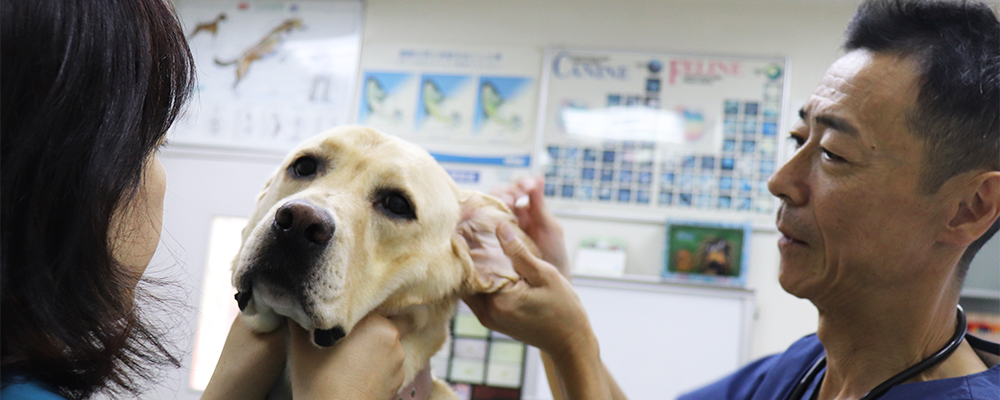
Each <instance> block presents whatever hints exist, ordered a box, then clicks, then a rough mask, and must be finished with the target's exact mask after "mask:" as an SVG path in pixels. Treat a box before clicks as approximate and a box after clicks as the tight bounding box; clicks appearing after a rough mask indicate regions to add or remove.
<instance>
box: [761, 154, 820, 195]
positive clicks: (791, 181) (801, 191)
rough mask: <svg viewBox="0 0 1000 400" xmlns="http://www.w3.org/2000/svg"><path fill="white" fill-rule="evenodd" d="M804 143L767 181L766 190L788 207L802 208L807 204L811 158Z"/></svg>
mask: <svg viewBox="0 0 1000 400" xmlns="http://www.w3.org/2000/svg"><path fill="white" fill-rule="evenodd" d="M808 146H809V144H808V143H806V144H805V145H803V146H802V147H801V148H799V149H798V150H796V151H795V153H794V154H792V158H791V159H789V160H788V162H786V163H785V165H782V166H781V168H779V169H778V171H777V172H775V173H774V175H771V178H770V179H768V180H767V189H768V190H770V191H771V194H773V195H775V196H776V197H778V198H779V199H781V201H782V202H784V203H785V204H786V205H789V206H802V205H805V204H806V203H808V202H809V194H810V188H809V182H808V178H809V175H810V173H811V172H810V168H811V164H810V163H811V157H809V153H810V150H809V147H808Z"/></svg>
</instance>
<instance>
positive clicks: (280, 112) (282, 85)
mask: <svg viewBox="0 0 1000 400" xmlns="http://www.w3.org/2000/svg"><path fill="white" fill-rule="evenodd" d="M177 12H178V15H179V16H180V19H181V23H182V25H183V28H184V33H185V35H186V36H187V38H188V43H189V45H190V46H191V52H192V54H193V55H194V58H195V67H196V68H197V72H198V75H197V81H196V87H195V91H194V97H193V99H192V102H191V104H190V105H189V106H188V109H187V112H186V114H185V115H184V116H183V117H182V118H181V119H180V120H178V122H177V123H175V124H174V127H173V129H172V130H171V132H170V140H171V143H172V144H175V145H181V146H196V147H212V148H226V149H235V150H244V151H254V152H267V153H279V154H280V153H285V152H287V151H288V150H290V149H291V148H292V147H294V146H295V145H297V144H298V143H300V142H302V141H303V140H305V139H307V138H309V137H311V136H313V135H315V134H317V133H320V132H322V131H325V130H327V129H330V128H332V127H335V126H337V125H342V124H345V123H347V122H348V121H349V117H350V109H351V100H352V98H351V94H352V93H354V85H355V82H356V76H357V67H358V58H359V53H360V48H361V24H362V5H361V2H360V1H308V2H265V1H223V2H215V1H206V2H201V1H198V2H193V1H192V2H184V3H181V4H179V5H178V9H177Z"/></svg>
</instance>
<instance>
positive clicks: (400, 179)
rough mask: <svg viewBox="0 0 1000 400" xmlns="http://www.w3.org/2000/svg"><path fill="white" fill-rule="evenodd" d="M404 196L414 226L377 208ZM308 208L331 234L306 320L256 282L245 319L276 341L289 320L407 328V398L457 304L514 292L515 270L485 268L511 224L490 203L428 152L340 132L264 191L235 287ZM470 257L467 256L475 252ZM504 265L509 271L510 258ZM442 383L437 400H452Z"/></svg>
mask: <svg viewBox="0 0 1000 400" xmlns="http://www.w3.org/2000/svg"><path fill="white" fill-rule="evenodd" d="M303 155H309V156H312V157H314V158H316V159H319V160H320V161H321V167H320V169H319V171H318V172H317V174H316V176H315V178H313V179H309V180H303V179H297V178H294V177H292V176H291V172H290V170H289V166H290V165H292V163H293V162H294V161H295V160H297V159H298V158H299V157H301V156H303ZM390 188H391V189H397V190H401V191H404V192H405V193H407V194H408V195H409V198H410V201H411V202H412V205H413V208H414V210H415V212H416V216H417V217H416V220H414V221H402V220H399V219H393V218H388V217H386V216H385V215H383V214H382V213H380V212H379V211H378V210H376V207H375V205H374V204H373V196H375V194H376V193H377V192H378V191H379V190H381V189H390ZM292 200H305V201H308V202H310V203H312V204H314V205H316V206H319V207H320V208H322V209H324V210H326V211H327V212H328V213H329V214H330V215H331V216H332V217H333V220H334V223H335V225H336V231H335V233H334V236H333V238H332V239H331V242H330V244H329V246H328V247H327V248H326V250H325V252H324V254H323V256H322V260H321V261H320V264H321V265H319V266H316V268H314V269H313V271H314V272H312V273H311V274H312V276H309V277H306V278H307V281H308V282H310V284H309V285H307V286H306V287H304V288H303V291H304V293H301V295H303V296H302V297H301V298H304V299H306V301H308V302H312V303H313V304H315V305H316V306H315V307H310V308H311V309H312V311H311V312H306V307H303V305H302V304H299V301H298V300H296V298H297V297H296V296H299V295H300V294H299V293H294V294H293V293H283V291H282V290H280V289H278V288H274V287H271V288H269V287H268V284H267V283H266V282H256V283H255V286H254V291H253V298H252V300H250V301H249V304H247V307H246V308H245V310H244V312H243V313H242V315H241V318H244V319H245V320H246V321H247V322H248V323H249V325H250V326H251V327H253V329H255V330H258V331H272V330H275V329H277V328H278V327H280V326H281V324H282V323H283V322H284V321H285V318H286V317H287V318H289V319H291V320H294V321H295V322H296V323H298V324H300V325H302V327H304V328H305V329H307V330H309V331H310V332H312V331H313V330H314V329H317V328H319V329H330V328H332V327H334V326H341V327H343V329H344V330H345V331H346V332H348V333H350V331H351V328H352V327H353V326H354V325H355V324H356V323H357V322H358V321H359V320H360V319H361V318H363V317H364V316H365V315H367V314H368V313H371V312H375V313H378V314H380V315H383V316H388V317H396V318H410V319H411V320H412V321H413V323H414V326H415V329H414V331H413V332H411V333H409V334H407V335H405V336H403V337H402V338H401V343H402V345H403V348H404V349H405V351H406V360H405V362H404V369H405V373H406V378H405V381H404V386H405V385H406V384H408V383H409V382H411V381H412V379H413V377H414V376H415V375H416V374H417V373H418V372H419V371H420V370H421V369H422V368H423V367H424V366H425V365H426V364H427V362H428V360H429V359H430V357H431V356H432V355H433V354H434V353H436V352H437V351H438V350H439V349H440V348H441V346H442V345H443V344H444V342H445V339H446V337H447V325H448V320H449V319H450V318H451V315H452V312H453V310H454V307H455V305H456V302H457V301H458V299H459V297H460V296H462V295H465V294H469V293H475V292H492V291H495V290H499V289H500V288H502V287H503V286H504V285H506V284H508V283H510V282H513V281H516V280H517V279H518V275H517V274H516V273H515V272H514V270H513V268H512V267H511V265H510V263H509V261H507V262H499V263H494V264H485V263H480V264H479V267H478V269H477V267H476V264H474V263H473V259H477V260H482V259H486V258H490V257H488V254H490V253H496V252H502V249H501V248H500V246H499V243H498V242H497V240H496V237H495V234H494V232H495V228H496V227H497V226H498V225H499V224H500V223H512V224H513V225H514V226H515V227H516V226H517V223H516V220H515V218H514V217H513V215H512V214H511V213H510V210H508V209H507V207H506V206H505V205H504V204H503V203H501V202H500V201H498V200H497V199H495V198H492V197H490V196H488V195H484V194H481V193H478V192H474V191H468V190H461V189H459V188H458V187H457V186H456V185H455V183H454V181H452V179H451V178H450V177H449V176H448V174H447V173H446V172H445V171H444V169H442V168H441V167H440V166H439V165H438V164H437V162H435V161H434V159H433V158H432V157H431V156H430V155H429V154H428V153H427V152H426V151H424V150H423V149H421V148H420V147H417V146H415V145H413V144H411V143H408V142H405V141H403V140H400V139H398V138H395V137H393V136H389V135H386V134H383V133H380V132H378V131H375V130H373V129H369V128H364V127H357V126H351V127H342V128H337V129H334V130H331V131H328V132H325V133H322V134H320V135H317V136H316V137H314V138H312V139H310V140H309V141H307V142H305V143H303V144H301V145H300V146H298V147H297V148H296V149H294V150H293V151H291V153H290V154H289V155H288V157H287V158H286V159H285V161H284V162H283V163H282V165H281V167H279V168H278V170H277V171H276V172H275V174H274V175H273V176H272V177H271V178H270V179H269V180H268V182H267V184H266V186H265V188H264V190H263V192H262V193H261V195H260V196H259V197H258V199H257V204H256V208H255V210H254V212H253V214H252V216H251V218H250V222H249V223H248V225H247V227H246V228H245V229H244V231H243V245H242V248H241V251H240V256H239V257H238V258H237V260H235V261H234V266H233V284H234V286H237V287H239V286H238V285H239V283H240V282H241V278H243V277H244V275H245V274H246V273H247V272H248V271H250V270H251V269H252V268H254V267H255V263H260V262H262V261H261V256H260V253H259V252H260V251H261V249H262V248H263V247H264V246H265V245H266V244H267V243H266V242H267V241H268V240H270V239H269V238H270V237H271V235H269V234H268V230H269V229H271V228H270V227H271V224H272V221H273V219H274V216H275V213H276V210H277V209H278V208H279V207H281V206H282V205H283V204H285V203H287V202H289V201H292ZM470 245H471V248H470ZM500 259H503V260H506V258H504V257H500ZM452 397H454V394H453V393H451V391H450V390H449V389H447V387H446V386H445V385H444V384H443V383H441V382H440V381H438V382H436V387H435V390H434V396H433V398H435V399H437V398H452Z"/></svg>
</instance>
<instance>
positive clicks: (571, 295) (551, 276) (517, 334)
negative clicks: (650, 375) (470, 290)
mask: <svg viewBox="0 0 1000 400" xmlns="http://www.w3.org/2000/svg"><path fill="white" fill-rule="evenodd" d="M497 238H498V239H499V240H500V245H501V246H502V247H503V251H504V254H506V255H507V257H509V258H510V260H511V262H512V264H513V266H514V270H515V271H517V273H518V275H520V276H521V278H522V279H521V280H520V281H518V282H516V283H514V284H513V285H507V286H506V287H504V288H503V289H501V290H499V291H498V292H495V293H492V294H477V295H473V296H470V297H468V298H466V299H465V302H466V303H467V304H468V305H469V308H471V309H472V311H473V312H474V313H475V314H476V316H477V317H478V318H479V321H480V322H482V324H483V325H484V326H486V327H487V328H490V329H493V330H496V331H500V332H503V333H505V334H508V335H510V336H511V337H513V338H515V339H518V340H520V341H522V342H525V343H528V344H530V345H532V346H535V347H538V348H539V349H541V350H542V351H545V352H547V353H549V354H550V355H551V356H552V357H553V358H555V359H557V360H558V359H559V358H560V357H561V356H565V355H569V354H580V353H581V352H596V347H597V342H596V340H595V339H594V335H593V332H592V331H591V328H590V322H589V320H588V319H587V313H586V311H584V309H583V304H582V303H580V299H579V297H577V296H576V292H574V291H573V287H572V286H571V285H570V283H569V281H567V280H566V278H564V277H563V276H562V275H561V274H560V273H559V271H558V270H557V269H556V268H555V267H554V266H553V265H552V264H549V263H548V262H545V261H544V260H542V259H539V258H537V257H535V256H533V255H532V254H531V253H530V252H529V251H528V249H527V247H525V245H524V243H523V242H521V240H520V239H519V238H518V237H517V234H516V231H515V230H514V228H513V227H512V226H510V225H509V224H506V223H505V224H501V225H500V226H499V227H498V228H497Z"/></svg>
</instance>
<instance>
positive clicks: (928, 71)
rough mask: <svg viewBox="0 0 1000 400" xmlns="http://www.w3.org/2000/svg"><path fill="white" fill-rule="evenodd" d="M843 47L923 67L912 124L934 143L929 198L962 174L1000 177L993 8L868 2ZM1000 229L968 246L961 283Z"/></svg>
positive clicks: (999, 77)
mask: <svg viewBox="0 0 1000 400" xmlns="http://www.w3.org/2000/svg"><path fill="white" fill-rule="evenodd" d="M844 48H845V49H847V50H857V49H865V50H869V51H873V52H880V53H888V54H897V55H900V56H903V57H910V58H911V59H913V60H915V61H916V62H917V65H919V68H920V80H919V84H920V92H919V94H918V95H917V108H916V109H915V110H913V111H912V113H911V115H910V118H909V124H910V131H911V132H913V133H915V134H916V135H917V137H918V138H920V139H921V140H923V141H924V143H926V144H927V149H928V150H927V154H926V157H927V162H926V163H925V171H924V173H923V177H922V186H923V189H924V191H925V192H927V193H935V192H937V191H938V189H940V188H941V185H943V184H944V182H945V181H947V180H948V179H950V178H951V177H953V176H955V175H958V174H960V173H963V172H967V171H974V170H977V169H987V170H991V171H998V170H1000V21H998V20H997V16H996V14H995V13H994V12H993V11H992V10H991V9H990V8H989V7H988V6H987V5H986V4H983V3H980V2H974V1H942V0H933V1H931V0H920V1H917V0H869V1H866V2H864V3H863V4H861V5H860V6H859V7H858V10H857V12H856V13H855V14H854V19H853V20H852V21H851V23H850V25H848V27H847V33H846V41H845V43H844ZM998 229H1000V221H996V222H994V224H993V225H992V226H991V227H990V229H988V230H987V232H986V233H985V234H984V235H983V236H982V237H980V238H979V240H976V241H975V242H973V243H972V244H971V245H969V247H968V248H967V249H966V251H965V254H964V255H963V256H962V260H961V261H960V262H959V268H958V273H959V275H960V276H963V277H964V275H965V272H966V271H967V270H968V268H969V263H970V262H971V261H972V258H973V257H975V255H976V253H977V252H978V251H979V249H980V248H981V247H982V246H983V244H985V243H986V241H988V240H989V239H990V237H992V236H993V235H994V234H995V233H996V232H997V230H998Z"/></svg>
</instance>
